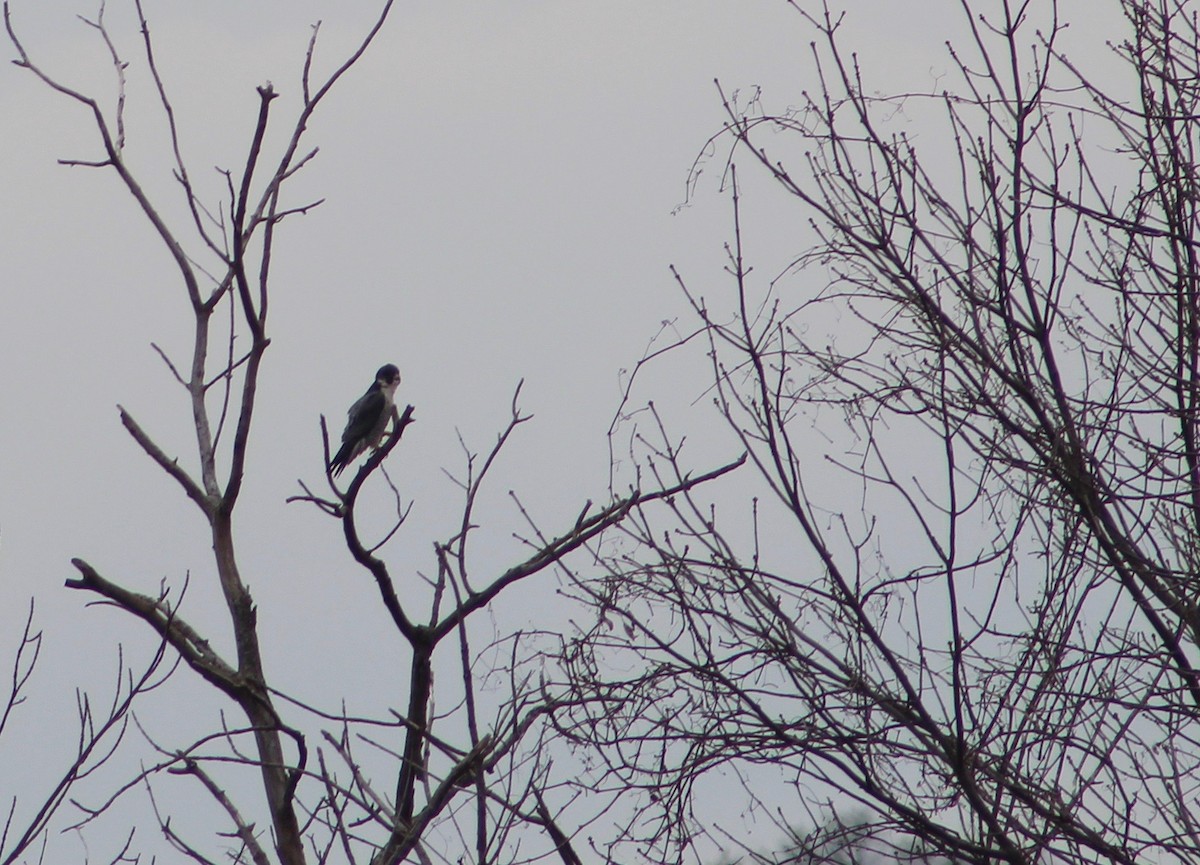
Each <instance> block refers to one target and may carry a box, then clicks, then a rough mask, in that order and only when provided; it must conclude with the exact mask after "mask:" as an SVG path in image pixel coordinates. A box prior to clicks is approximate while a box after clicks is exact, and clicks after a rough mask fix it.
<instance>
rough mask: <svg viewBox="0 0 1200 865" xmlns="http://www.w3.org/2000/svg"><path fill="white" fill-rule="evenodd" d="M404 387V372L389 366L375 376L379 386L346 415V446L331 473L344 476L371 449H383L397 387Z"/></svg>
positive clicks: (332, 462)
mask: <svg viewBox="0 0 1200 865" xmlns="http://www.w3.org/2000/svg"><path fill="white" fill-rule="evenodd" d="M399 384H400V370H399V369H397V368H396V367H395V365H393V364H390V363H389V364H386V365H384V366H381V367H380V368H379V372H377V373H375V383H374V384H372V385H371V386H370V387H369V388H367V392H366V393H364V394H363V395H362V396H361V397H360V398H359V399H358V401H357V402H355V403H354V405H352V406H350V411H348V412H346V416H347V420H346V430H345V431H344V432H343V433H342V446H341V447H340V448H339V449H338V452H337V454H336V455H335V456H334V458H333V459H332V460H330V461H329V470H330V471H332V472H333V473H334V474H335V475H340V474H341V473H342V470H343V469H344V468H346V466H348V465H350V463H352V462H354V459H355V457H357V456H358V455H359V454H361V453H362V452H363V451H365V450H366V449H367V447H368V446H369V447H379V440H380V439H381V438H383V431H384V429H386V428H387V423H388V419H389V418H390V417H391V416H392V408H393V406H394V405H395V399H396V387H397V385H399Z"/></svg>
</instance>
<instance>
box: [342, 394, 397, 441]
mask: <svg viewBox="0 0 1200 865" xmlns="http://www.w3.org/2000/svg"><path fill="white" fill-rule="evenodd" d="M386 407H387V400H385V399H384V397H383V391H381V390H380V389H379V388H378V387H372V388H371V389H370V390H368V391H367V392H366V393H365V394H363V396H362V397H361V398H360V399H359V400H358V401H357V402H356V403H354V405H352V406H350V410H349V411H348V412H346V418H347V419H346V429H345V431H344V432H343V433H342V441H344V442H353V441H359V440H361V439H363V438H366V437H367V436H368V435H370V434H371V430H373V429H374V428H375V424H376V423H377V422H378V421H379V416H380V415H381V414H383V412H384V410H385V409H386Z"/></svg>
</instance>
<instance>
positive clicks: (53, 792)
mask: <svg viewBox="0 0 1200 865" xmlns="http://www.w3.org/2000/svg"><path fill="white" fill-rule="evenodd" d="M43 638H44V635H43V633H42V631H40V630H35V629H34V603H33V601H32V600H31V601H30V603H29V612H28V613H27V614H26V616H25V624H24V627H23V628H22V629H21V634H20V637H19V639H18V640H17V641H16V649H15V651H14V652H13V655H12V665H11V667H10V668H9V676H8V685H7V688H6V690H7V692H8V693H7V697H6V698H5V700H4V703H3V707H2V708H0V737H3V736H5V734H6V733H10V731H11V730H12V726H13V723H12V722H13V721H14V720H15V718H16V717H17V715H19V714H20V713H21V712H22V711H23V707H24V704H25V703H26V702H27V701H28V699H29V694H28V691H29V686H30V683H31V681H32V680H33V678H34V674H35V671H36V669H37V666H38V661H39V659H40V658H41V653H42V641H43ZM165 648H166V647H165V646H163V645H161V644H160V646H159V649H158V651H156V652H155V653H154V654H153V656H152V658H151V659H150V661H149V662H147V663H146V665H145V666H144V668H141V669H138V670H136V671H135V670H134V669H133V668H131V667H128V666H126V663H125V659H124V656H123V654H122V653H118V658H117V675H116V682H115V684H114V685H113V689H112V695H111V698H110V699H109V700H108V701H107V703H103V702H101V703H97V702H96V701H94V700H93V699H92V698H91V697H90V696H89V695H88V694H86V693H84V692H83V691H81V690H78V689H77V690H76V692H75V707H76V717H75V722H76V729H75V730H74V748H73V752H72V753H71V755H70V757H69V758H68V759H67V761H66V765H65V766H60V767H51V766H47V767H46V768H40V767H39V772H38V775H39V782H40V783H39V786H38V788H37V789H29V790H21V791H18V790H16V789H13V788H8V787H6V789H5V790H4V791H3V792H4V795H5V797H6V798H7V799H8V801H7V803H6V805H7V807H6V808H5V813H4V820H3V825H2V827H0V863H2V865H11V863H14V862H18V861H23V858H22V857H26V856H29V855H37V856H38V857H39V858H41V859H44V858H45V856H46V851H47V849H48V842H49V838H48V835H49V832H50V826H51V824H52V823H53V821H54V820H55V818H56V817H57V816H58V815H59V812H60V811H62V810H64V809H63V806H64V804H65V803H67V802H68V800H69V799H70V797H71V796H72V795H73V794H75V793H76V792H77V788H78V787H79V786H80V784H81V782H83V781H85V780H86V779H87V778H88V777H89V776H90V775H92V774H93V773H95V772H96V771H97V770H99V769H100V768H101V767H102V766H104V765H105V764H107V763H109V762H110V761H111V760H113V758H114V755H116V754H117V752H118V749H119V748H120V747H121V743H122V740H123V739H124V738H125V734H126V732H127V731H128V729H129V722H130V717H131V710H132V708H133V706H134V703H135V702H137V701H138V699H139V698H141V697H142V696H143V695H144V694H147V693H149V692H150V691H153V690H154V689H155V688H157V687H158V686H159V685H161V684H162V683H163V682H165V681H166V680H167V678H168V677H169V676H170V675H171V673H172V672H173V668H172V667H169V666H168V667H166V668H165V669H164V665H163V660H164V654H165V651H164V650H165ZM35 711H36V710H35ZM54 729H55V731H56V732H57V731H60V730H62V731H68V730H69V726H68V725H65V724H61V723H59V724H55V725H54ZM64 738H65V737H64ZM12 753H13V754H14V755H16V756H17V757H18V758H24V757H25V756H26V752H25V750H24V749H22V748H15V749H13V751H12ZM24 763H25V765H26V766H28V761H27V759H26V760H24ZM3 768H4V764H3V763H0V769H3ZM10 768H11V769H15V768H16V767H15V766H12V767H10ZM3 774H4V776H5V777H8V778H12V777H14V776H15V775H16V772H15V771H4V772H3ZM131 838H132V833H130V835H128V836H126V847H128V843H129V840H130V839H131ZM123 853H124V850H122V851H121V852H120V853H118V854H117V855H118V857H119V856H120V855H122V854H123Z"/></svg>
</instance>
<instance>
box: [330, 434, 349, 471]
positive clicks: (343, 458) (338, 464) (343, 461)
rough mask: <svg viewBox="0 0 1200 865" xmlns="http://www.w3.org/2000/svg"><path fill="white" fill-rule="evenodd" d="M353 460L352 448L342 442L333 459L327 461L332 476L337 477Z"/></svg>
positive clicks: (347, 443)
mask: <svg viewBox="0 0 1200 865" xmlns="http://www.w3.org/2000/svg"><path fill="white" fill-rule="evenodd" d="M353 459H354V448H353V447H352V446H351V444H350V442H342V446H341V448H340V449H339V450H338V452H337V454H336V455H335V456H334V458H333V459H331V460H330V461H329V470H330V471H331V472H333V476H334V477H337V476H338V475H340V474H341V473H342V472H343V471H344V470H345V468H346V466H348V465H350V463H351V461H352V460H353Z"/></svg>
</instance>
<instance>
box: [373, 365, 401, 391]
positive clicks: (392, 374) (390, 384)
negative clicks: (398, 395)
mask: <svg viewBox="0 0 1200 865" xmlns="http://www.w3.org/2000/svg"><path fill="white" fill-rule="evenodd" d="M375 381H377V382H379V384H380V386H382V387H386V388H395V387H396V385H398V384H400V370H399V368H398V367H397V366H396V365H395V364H393V363H388V364H384V365H383V366H381V367H380V368H379V372H377V373H375Z"/></svg>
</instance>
